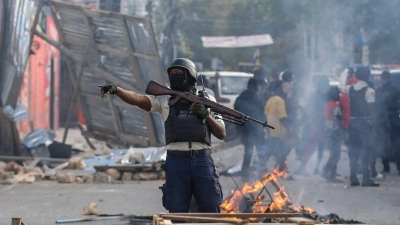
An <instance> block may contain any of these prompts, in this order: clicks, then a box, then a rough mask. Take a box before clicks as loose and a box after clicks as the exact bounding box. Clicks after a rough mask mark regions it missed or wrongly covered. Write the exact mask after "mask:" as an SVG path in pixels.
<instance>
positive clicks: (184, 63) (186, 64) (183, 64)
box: [167, 58, 197, 83]
mask: <svg viewBox="0 0 400 225" xmlns="http://www.w3.org/2000/svg"><path fill="white" fill-rule="evenodd" d="M173 68H182V69H186V70H187V71H188V72H189V73H188V75H190V76H189V77H190V78H191V79H193V83H196V81H197V70H196V65H195V64H194V63H193V62H192V61H191V60H189V59H185V58H178V59H175V60H174V61H172V63H171V65H169V67H168V69H167V72H168V74H169V71H170V70H171V69H173Z"/></svg>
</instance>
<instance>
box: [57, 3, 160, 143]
mask: <svg viewBox="0 0 400 225" xmlns="http://www.w3.org/2000/svg"><path fill="white" fill-rule="evenodd" d="M52 5H53V7H54V11H53V13H54V14H55V15H56V16H53V17H54V18H57V19H56V25H57V28H58V31H59V33H60V41H61V43H62V45H63V46H64V47H65V48H66V49H68V50H69V51H70V52H72V53H73V57H69V58H68V64H69V68H70V70H71V71H72V74H73V76H72V79H73V80H74V83H76V82H77V81H79V92H78V95H79V101H80V103H81V109H82V111H83V114H84V117H85V119H86V123H87V128H88V131H87V132H85V133H84V134H85V135H87V136H88V137H94V138H97V139H101V140H105V141H110V142H114V143H118V144H123V145H133V146H143V147H147V146H161V145H163V144H164V129H163V120H162V118H161V117H160V116H159V115H158V114H153V113H148V112H145V111H143V110H141V109H139V108H138V107H135V106H130V105H128V104H126V103H124V102H122V100H120V99H119V98H118V97H116V96H106V98H105V99H104V100H101V98H100V96H99V94H100V92H99V88H98V85H101V84H106V83H113V84H116V85H118V86H120V87H122V88H124V89H128V90H132V91H135V92H138V93H142V94H144V90H145V88H146V86H147V83H148V82H149V81H150V80H157V81H159V82H162V83H166V81H167V80H166V78H167V77H166V75H165V74H163V73H162V72H161V70H160V69H161V65H160V63H159V57H158V50H157V46H156V42H155V38H154V34H153V29H152V25H151V23H150V22H149V21H148V20H147V19H145V18H141V17H133V16H128V15H121V14H118V13H114V12H105V11H99V10H93V9H88V8H82V7H79V6H75V5H71V4H66V3H60V2H52ZM82 62H83V63H84V65H85V66H83V67H82ZM80 72H81V73H80ZM80 74H81V77H80V78H79V76H80Z"/></svg>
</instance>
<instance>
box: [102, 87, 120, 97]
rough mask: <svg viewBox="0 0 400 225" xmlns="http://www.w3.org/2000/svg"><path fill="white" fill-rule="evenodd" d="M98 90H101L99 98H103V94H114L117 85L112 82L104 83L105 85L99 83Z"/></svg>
mask: <svg viewBox="0 0 400 225" xmlns="http://www.w3.org/2000/svg"><path fill="white" fill-rule="evenodd" d="M99 88H100V91H101V99H103V98H104V94H105V93H107V94H115V93H117V86H115V85H114V84H105V85H99Z"/></svg>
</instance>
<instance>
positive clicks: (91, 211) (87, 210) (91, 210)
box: [83, 202, 100, 215]
mask: <svg viewBox="0 0 400 225" xmlns="http://www.w3.org/2000/svg"><path fill="white" fill-rule="evenodd" d="M99 211H100V210H99V206H98V205H97V203H96V202H91V203H89V204H88V205H85V206H84V207H83V215H98V214H99Z"/></svg>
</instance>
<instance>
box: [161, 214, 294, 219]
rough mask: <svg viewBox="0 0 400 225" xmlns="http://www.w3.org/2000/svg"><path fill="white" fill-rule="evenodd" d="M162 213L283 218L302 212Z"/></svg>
mask: <svg viewBox="0 0 400 225" xmlns="http://www.w3.org/2000/svg"><path fill="white" fill-rule="evenodd" d="M160 215H178V216H186V215H188V216H205V217H216V218H217V217H236V218H249V217H254V218H281V217H301V213H235V214H233V213H168V214H163V213H161V214H160Z"/></svg>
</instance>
